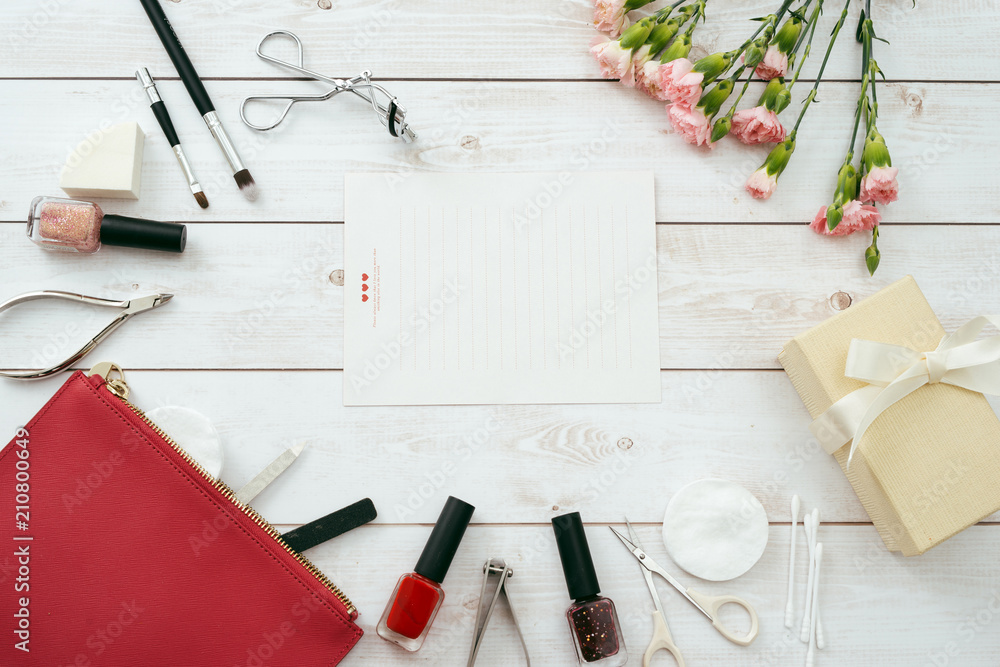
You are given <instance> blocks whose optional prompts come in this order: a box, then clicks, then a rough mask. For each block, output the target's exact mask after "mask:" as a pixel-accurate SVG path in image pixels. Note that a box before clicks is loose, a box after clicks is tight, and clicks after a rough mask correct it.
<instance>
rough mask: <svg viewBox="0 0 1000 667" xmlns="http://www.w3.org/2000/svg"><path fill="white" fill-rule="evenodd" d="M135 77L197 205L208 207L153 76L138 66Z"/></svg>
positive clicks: (206, 199) (206, 198) (203, 192)
mask: <svg viewBox="0 0 1000 667" xmlns="http://www.w3.org/2000/svg"><path fill="white" fill-rule="evenodd" d="M135 78H137V79H138V80H139V83H140V84H142V87H143V89H144V90H145V91H146V97H148V98H149V108H150V109H152V110H153V115H154V116H156V120H157V122H159V124H160V129H161V130H163V134H164V136H165V137H166V138H167V143H169V144H170V147H171V148H173V149H174V155H175V156H176V157H177V164H179V165H180V166H181V171H183V172H184V178H186V179H187V182H188V187H190V188H191V193H192V194H193V195H194V198H195V200H196V201H197V202H198V206H201V207H202V208H208V197H206V196H205V191H204V190H202V189H201V184H199V183H198V179H196V178H195V177H194V172H193V171H191V164H190V163H189V162H188V159H187V156H186V155H185V154H184V149H183V148H181V140H180V139H178V138H177V132H176V131H175V130H174V124H173V123H172V122H171V121H170V112H168V111H167V105H166V104H164V103H163V100H162V99H160V93H159V92H158V91H157V90H156V83H155V82H154V81H153V77H151V76H150V75H149V70H148V69H146V68H145V67H140V68H139V69H137V70H136V71H135Z"/></svg>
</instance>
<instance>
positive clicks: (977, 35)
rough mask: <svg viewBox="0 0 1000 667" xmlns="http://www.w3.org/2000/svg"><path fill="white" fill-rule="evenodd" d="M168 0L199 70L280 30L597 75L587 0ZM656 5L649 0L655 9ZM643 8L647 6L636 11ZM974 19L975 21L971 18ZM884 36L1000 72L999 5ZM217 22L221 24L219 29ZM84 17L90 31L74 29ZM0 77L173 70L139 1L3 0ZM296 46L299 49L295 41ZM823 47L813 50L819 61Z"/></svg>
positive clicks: (371, 62) (455, 65) (437, 56)
mask: <svg viewBox="0 0 1000 667" xmlns="http://www.w3.org/2000/svg"><path fill="white" fill-rule="evenodd" d="M325 4H326V6H330V7H331V9H328V10H324V9H322V8H321V7H322V6H323V5H324V3H322V2H318V0H280V1H274V0H201V1H193V0H184V2H168V1H167V0H163V5H164V9H165V11H166V14H167V16H168V18H169V19H170V20H171V22H172V23H173V25H174V28H175V29H176V31H177V33H178V35H179V36H180V38H181V40H182V41H183V44H184V46H185V48H186V49H187V51H188V52H189V53H190V54H191V59H192V60H193V61H194V64H195V66H196V67H197V68H198V71H199V73H200V74H201V76H202V77H205V78H217V77H238V78H247V77H285V76H288V74H287V73H285V72H283V71H281V70H279V69H278V68H276V67H274V66H273V65H270V64H268V63H265V62H263V61H261V60H259V59H258V58H257V57H256V56H255V55H254V48H255V46H256V44H257V41H258V40H259V39H260V38H261V37H262V36H263V35H264V34H266V33H267V32H269V31H271V30H277V29H279V28H281V29H285V30H291V31H293V32H295V33H297V34H298V35H299V37H300V38H301V39H302V41H303V43H304V44H305V47H306V66H307V67H315V68H316V69H317V70H318V71H321V72H324V73H329V74H331V75H335V76H353V75H355V74H357V73H358V72H360V71H361V70H362V69H366V68H367V69H371V70H372V71H373V72H374V73H375V75H376V76H378V77H381V78H389V79H396V78H435V79H441V78H445V79H449V78H475V79H498V78H501V79H502V78H520V79H524V78H528V79H538V78H552V79H596V78H600V72H599V70H598V68H597V67H596V65H595V64H594V62H593V60H592V59H591V57H590V55H589V54H588V53H587V47H588V46H589V44H590V41H591V39H593V38H594V37H595V36H597V34H598V33H597V31H596V30H594V29H593V27H591V19H592V15H593V4H592V3H591V2H590V1H589V0H550V1H549V2H545V3H539V2H532V1H531V0H508V1H507V2H504V3H503V4H502V5H489V4H485V3H481V2H460V1H458V0H424V1H422V2H419V3H408V2H403V0H378V1H377V2H370V1H368V0H343V1H340V0H337V1H334V2H328V3H325ZM662 4H663V3H662V2H660V3H658V4H655V5H653V7H659V6H661V5H662ZM779 4H780V3H779V2H778V0H770V1H768V2H762V1H761V0H752V1H750V2H739V1H738V0H717V1H716V2H713V3H712V7H711V8H709V10H708V11H709V21H708V22H707V23H706V25H705V26H704V27H701V28H699V29H698V31H697V33H696V38H695V43H696V46H697V48H696V50H695V54H696V55H698V54H703V53H706V52H709V51H715V50H726V49H731V48H734V47H736V46H738V45H739V44H740V43H741V42H742V41H743V40H744V39H746V37H748V36H749V35H750V34H751V33H752V32H753V30H754V29H755V28H756V25H755V24H752V23H750V22H749V21H747V20H746V19H748V18H750V17H754V16H763V15H765V14H768V13H769V12H771V11H773V10H775V9H776V8H777V6H778V5H779ZM827 4H828V6H827V9H826V12H825V16H824V17H823V24H822V25H821V26H820V29H819V30H818V34H817V38H816V43H817V46H816V48H815V49H814V53H815V52H817V51H819V52H822V50H823V49H824V48H825V44H826V40H825V35H827V34H829V32H830V30H831V29H832V27H833V25H834V23H835V22H836V20H837V18H838V17H839V16H840V8H841V3H834V2H829V3H827ZM860 6H861V5H860V4H859V3H855V5H854V7H853V9H852V13H851V17H850V18H849V19H848V29H847V30H845V31H844V33H843V34H842V35H841V39H840V40H839V41H838V43H837V46H836V49H835V52H834V55H833V58H832V60H831V64H830V66H829V68H828V73H829V75H830V76H831V77H834V78H851V79H855V78H858V72H859V69H860V64H859V62H860V61H859V58H860V51H861V49H860V46H859V45H858V44H857V43H856V42H854V41H853V40H852V39H851V33H852V29H853V28H854V26H855V25H856V24H857V18H856V17H857V15H858V12H859V11H860ZM639 15H641V12H638V13H636V14H635V16H639ZM970 16H975V20H969V17H970ZM875 19H876V20H877V21H879V24H878V25H879V28H878V32H879V34H880V35H882V36H884V37H886V38H887V39H889V40H890V41H891V42H892V48H882V47H878V59H879V64H880V65H881V66H882V68H883V69H884V70H885V71H886V73H887V74H886V75H887V76H888V77H889V78H890V79H897V80H899V79H901V80H929V79H933V80H947V81H953V80H982V79H987V80H992V81H996V80H1000V65H998V64H997V62H996V58H992V57H990V56H991V54H993V52H994V45H995V35H996V33H997V31H998V30H1000V11H998V8H997V6H996V4H995V3H992V2H989V1H988V0H972V1H971V2H965V3H962V4H961V5H959V6H958V7H957V8H956V5H955V4H953V3H948V2H944V1H943V0H927V1H926V2H918V3H917V4H916V7H913V6H912V5H911V2H910V0H884V1H883V2H879V3H877V4H875ZM220 25H225V30H219V26H220ZM81 26H86V27H87V30H86V40H81V30H82V28H81ZM956 30H958V31H960V34H961V41H962V51H963V53H966V54H968V55H969V56H970V57H973V56H975V57H978V60H976V61H975V67H969V66H968V65H969V63H968V62H966V63H962V64H958V62H957V61H956V60H955V59H954V58H950V57H942V56H943V55H945V54H949V53H952V52H953V51H954V49H955V39H956V37H955V36H956ZM0 35H3V38H2V39H0V77H18V78H41V77H45V78H47V77H59V78H70V77H85V78H94V77H97V78H118V77H131V76H132V73H133V71H134V67H135V66H136V64H141V65H145V66H146V67H149V69H150V71H151V72H152V73H153V76H156V77H158V78H168V77H171V76H176V75H175V72H174V70H173V68H172V67H171V65H170V61H169V60H168V59H167V57H166V55H165V54H164V51H163V48H162V47H161V46H160V43H159V42H158V41H157V39H156V36H155V34H154V33H153V30H152V28H150V26H149V21H148V20H147V19H146V16H145V14H144V13H143V11H142V9H141V7H140V6H139V3H138V2H134V0H72V1H70V0H33V1H31V2H23V1H22V2H6V3H3V4H2V5H0ZM292 53H293V54H294V51H292ZM820 59H821V58H820V57H815V58H812V59H811V61H812V62H811V63H810V65H811V66H810V67H808V68H807V73H810V74H811V73H812V72H815V71H816V69H817V68H818V66H819V61H820Z"/></svg>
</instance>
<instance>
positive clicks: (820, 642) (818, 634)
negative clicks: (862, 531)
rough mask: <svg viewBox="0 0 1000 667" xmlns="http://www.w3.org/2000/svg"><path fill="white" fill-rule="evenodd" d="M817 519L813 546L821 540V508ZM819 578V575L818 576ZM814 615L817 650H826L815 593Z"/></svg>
mask: <svg viewBox="0 0 1000 667" xmlns="http://www.w3.org/2000/svg"><path fill="white" fill-rule="evenodd" d="M815 512H816V519H815V521H813V544H814V545H815V544H816V541H817V540H818V539H819V508H818V507H817V508H816V510H815ZM817 576H818V575H817ZM813 613H814V614H816V648H818V649H821V650H822V649H824V648H826V641H825V639H824V637H823V617H822V616H820V615H819V603H817V602H816V594H815V593H813Z"/></svg>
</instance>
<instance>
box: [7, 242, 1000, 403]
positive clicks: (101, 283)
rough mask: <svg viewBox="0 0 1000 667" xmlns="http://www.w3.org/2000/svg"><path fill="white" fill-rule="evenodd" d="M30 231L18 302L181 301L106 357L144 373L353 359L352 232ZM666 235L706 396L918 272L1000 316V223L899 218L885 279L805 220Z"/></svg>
mask: <svg viewBox="0 0 1000 667" xmlns="http://www.w3.org/2000/svg"><path fill="white" fill-rule="evenodd" d="M22 227H23V223H9V224H0V285H3V294H2V297H3V298H4V299H5V298H8V297H9V296H13V295H15V294H20V293H21V292H27V291H30V290H35V289H43V288H44V289H63V290H70V291H82V292H85V293H89V294H95V295H102V296H106V297H116V298H125V297H127V296H129V295H145V294H148V293H151V292H156V291H163V292H171V293H174V294H176V295H177V296H176V298H174V300H173V301H171V302H170V303H169V304H167V305H166V306H164V307H163V308H161V309H158V310H156V311H154V312H150V313H146V314H143V315H141V316H140V317H137V318H135V319H134V320H132V321H130V322H129V323H127V324H126V325H125V326H124V327H123V328H122V329H121V330H120V331H119V332H116V333H115V334H114V335H113V336H112V337H111V338H110V339H108V340H107V341H106V342H105V343H103V345H102V348H101V349H100V351H99V352H98V354H99V355H101V356H106V357H108V358H113V359H116V360H118V361H119V363H121V364H123V365H124V366H126V367H128V368H154V369H155V368H196V369H197V368H319V369H337V368H342V367H343V288H342V287H340V286H338V285H336V284H334V282H332V278H331V274H333V273H334V272H335V271H336V270H337V269H342V268H343V246H342V244H343V226H342V225H334V224H327V225H323V224H312V225H292V224H193V225H191V229H190V230H189V236H190V243H189V246H188V250H187V251H186V252H185V253H184V254H183V255H181V256H175V255H172V254H169V253H156V252H141V251H130V250H127V249H124V248H110V247H109V248H105V249H102V250H101V251H100V252H99V253H98V254H96V255H89V256H74V255H65V254H61V253H49V252H45V251H43V250H40V249H38V248H36V247H35V246H34V245H32V244H31V243H30V242H29V241H28V240H27V239H25V238H24V237H23V236H22V234H23V228H22ZM657 234H658V246H659V248H658V257H659V290H660V322H661V325H660V337H661V352H660V363H661V366H662V367H663V368H668V369H672V368H686V369H699V372H697V373H695V374H692V375H690V376H686V377H687V378H688V379H687V380H686V381H685V382H686V384H690V385H692V387H693V389H694V390H696V389H697V388H698V387H700V386H702V385H705V384H706V383H708V384H710V383H711V380H712V378H714V377H716V376H717V375H718V374H719V372H720V371H723V370H726V369H746V368H770V369H776V368H778V364H777V354H778V351H779V350H780V349H781V347H782V346H783V345H784V344H785V343H786V342H787V341H788V340H790V339H791V338H792V337H793V336H795V335H796V334H798V333H801V332H802V331H805V330H806V329H808V328H810V327H812V326H814V325H816V324H819V323H820V322H822V321H824V320H825V319H826V318H828V317H830V316H831V315H833V314H835V313H836V312H837V310H836V308H835V304H836V305H841V302H840V301H838V299H854V300H860V299H863V298H865V297H867V296H869V295H871V294H873V293H875V292H876V291H877V290H878V289H880V288H881V287H883V286H885V285H887V284H889V283H890V282H893V281H895V280H897V279H898V278H900V277H902V276H903V275H906V274H907V273H910V274H912V275H914V276H915V277H916V279H917V281H918V284H919V285H920V286H921V288H922V289H923V291H924V293H925V294H926V296H927V298H928V300H929V301H930V303H931V306H933V307H934V309H935V310H936V312H937V313H938V314H939V317H940V318H941V320H942V322H943V323H944V326H945V328H947V329H948V330H954V329H956V328H957V327H958V326H960V325H961V324H963V323H964V322H966V321H967V320H969V319H970V318H972V317H974V316H976V315H979V314H982V313H989V312H995V311H997V310H1000V281H998V280H996V278H997V275H998V272H1000V259H998V257H997V256H996V253H995V252H994V251H992V250H989V248H992V247H995V246H996V244H997V243H998V242H1000V228H998V227H995V226H992V225H985V226H975V225H973V226H956V227H942V226H918V225H890V224H886V225H885V227H884V229H883V231H882V237H881V242H880V244H881V248H882V253H883V257H884V259H883V261H882V267H881V268H880V269H879V272H878V273H877V274H876V277H875V278H869V277H868V273H867V271H866V269H865V268H864V265H863V262H862V253H863V251H864V248H865V246H866V245H867V244H868V243H869V241H868V240H867V239H865V238H862V237H861V236H860V235H858V236H857V237H856V238H847V239H828V238H822V237H819V236H816V235H815V234H813V233H812V232H811V231H809V230H808V229H807V228H806V227H805V226H804V225H802V226H799V225H725V226H723V225H658V226H657ZM945 239H946V240H945ZM25 267H30V270H25ZM334 279H335V276H334ZM111 315H112V313H111V312H110V311H105V310H104V309H95V308H90V307H84V306H80V307H74V305H73V304H65V303H58V304H55V303H52V304H46V303H44V302H42V303H38V302H35V303H30V304H25V305H22V306H18V307H17V308H16V309H14V310H12V311H10V312H8V313H4V314H3V315H2V316H0V326H2V329H0V332H2V335H3V340H4V344H3V346H2V347H3V355H2V359H0V367H6V368H12V367H17V368H40V367H42V365H43V363H45V362H49V363H53V362H55V361H57V360H60V359H64V358H66V357H68V356H69V353H70V352H72V351H74V350H76V349H78V348H79V347H80V346H81V345H82V344H83V342H85V341H86V340H89V338H90V336H91V335H93V334H94V333H96V332H97V331H98V330H100V328H101V326H102V325H103V322H104V320H106V319H110V317H111ZM338 400H339V399H338Z"/></svg>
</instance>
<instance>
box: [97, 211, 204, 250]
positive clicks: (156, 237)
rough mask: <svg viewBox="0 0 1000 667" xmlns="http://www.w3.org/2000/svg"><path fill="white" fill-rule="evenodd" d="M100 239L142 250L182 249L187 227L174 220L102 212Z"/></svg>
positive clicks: (109, 243) (106, 243)
mask: <svg viewBox="0 0 1000 667" xmlns="http://www.w3.org/2000/svg"><path fill="white" fill-rule="evenodd" d="M101 243H102V244H104V245H114V246H122V247H125V248H142V249H143V250H164V251H166V252H184V246H185V245H187V227H186V226H184V225H180V224H177V223H175V222H157V221H156V220H142V219H140V218H130V217H128V216H124V215H113V214H112V215H105V216H104V219H103V220H101Z"/></svg>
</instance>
